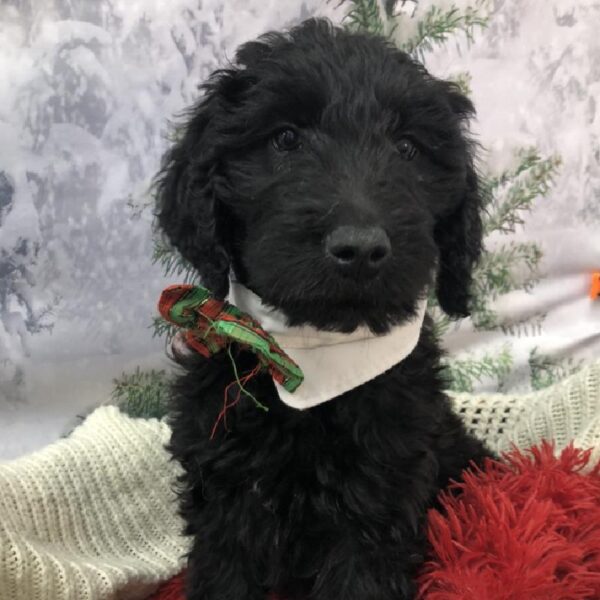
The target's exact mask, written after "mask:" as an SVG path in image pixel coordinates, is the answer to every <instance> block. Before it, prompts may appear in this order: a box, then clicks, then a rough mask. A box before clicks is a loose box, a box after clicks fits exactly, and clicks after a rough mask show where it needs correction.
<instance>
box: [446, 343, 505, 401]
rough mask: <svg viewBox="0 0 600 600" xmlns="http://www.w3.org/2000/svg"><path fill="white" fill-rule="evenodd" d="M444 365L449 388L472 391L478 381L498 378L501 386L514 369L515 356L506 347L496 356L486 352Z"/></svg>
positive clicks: (498, 384)
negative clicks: (479, 355)
mask: <svg viewBox="0 0 600 600" xmlns="http://www.w3.org/2000/svg"><path fill="white" fill-rule="evenodd" d="M444 366H445V368H446V371H447V374H448V378H449V383H450V385H449V389H451V390H452V391H454V392H472V391H473V389H474V387H475V384H476V383H482V382H483V381H485V380H489V379H494V380H496V381H497V386H498V387H500V386H501V384H502V381H503V379H504V378H505V377H506V376H507V375H508V374H509V373H510V371H511V369H512V366H513V357H512V355H511V353H510V350H509V349H508V348H507V347H505V348H503V349H502V351H501V352H500V353H499V354H497V355H495V356H492V355H491V354H484V355H483V356H481V357H477V358H470V359H453V360H452V361H451V362H449V363H446V364H445V365H444Z"/></svg>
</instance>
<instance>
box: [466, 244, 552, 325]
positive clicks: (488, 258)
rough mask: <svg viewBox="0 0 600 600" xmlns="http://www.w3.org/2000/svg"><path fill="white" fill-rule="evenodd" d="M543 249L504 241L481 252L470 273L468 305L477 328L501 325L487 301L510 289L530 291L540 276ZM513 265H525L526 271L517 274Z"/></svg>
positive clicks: (534, 245) (535, 245)
mask: <svg viewBox="0 0 600 600" xmlns="http://www.w3.org/2000/svg"><path fill="white" fill-rule="evenodd" d="M541 258H542V252H541V250H540V248H539V247H538V246H537V244H535V243H533V242H528V243H515V242H511V243H509V244H504V245H503V246H501V247H500V248H498V249H497V250H494V251H486V252H484V253H483V254H482V256H481V260H480V261H479V263H478V265H477V267H476V268H475V272H474V275H473V288H472V294H473V306H472V307H471V313H472V315H471V316H472V321H473V326H474V327H475V328H476V329H487V330H491V329H496V328H497V327H499V326H502V324H501V323H500V322H499V321H498V317H497V315H496V314H495V313H494V312H493V311H492V310H491V309H490V308H489V304H490V303H491V302H493V301H494V300H496V299H497V298H498V296H500V295H502V294H507V293H508V292H511V291H513V290H518V289H525V290H526V291H529V290H530V289H531V287H532V286H533V285H534V284H535V283H537V281H538V279H539V275H538V266H539V262H540V260H541ZM515 265H524V266H525V267H526V268H527V270H528V274H527V275H526V276H525V279H524V280H523V277H522V276H521V277H520V278H519V277H518V275H519V274H518V272H515V270H514V266H515Z"/></svg>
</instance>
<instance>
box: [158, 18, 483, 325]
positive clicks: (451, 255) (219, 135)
mask: <svg viewBox="0 0 600 600" xmlns="http://www.w3.org/2000/svg"><path fill="white" fill-rule="evenodd" d="M204 91H205V94H204V96H203V98H202V99H201V100H200V102H199V103H198V104H197V105H196V106H194V107H193V108H192V109H191V110H190V113H189V119H188V121H187V123H186V125H185V127H184V128H183V130H182V135H181V137H180V139H179V141H178V142H177V143H176V144H175V146H174V147H173V148H172V149H171V150H170V151H169V153H168V154H167V156H166V158H165V162H164V167H163V170H162V172H161V174H160V176H159V179H158V217H159V224H160V226H161V227H162V229H163V230H164V232H165V233H166V234H167V236H168V238H169V239H170V241H171V243H172V244H173V245H174V246H175V247H176V248H177V249H178V250H179V251H180V252H181V254H182V255H183V256H184V257H185V258H186V259H188V260H189V261H190V262H191V263H192V265H193V266H194V267H195V268H196V269H197V270H198V272H199V274H200V276H201V278H202V280H203V283H204V285H206V286H207V287H208V288H210V289H211V290H212V291H213V292H214V293H216V294H217V295H219V296H221V297H223V296H225V295H226V294H227V291H228V285H229V284H228V282H229V275H230V272H231V271H233V272H234V274H235V276H236V278H237V279H238V280H240V281H241V282H242V283H244V284H245V285H247V286H248V287H249V288H250V289H252V290H253V291H254V292H255V293H257V294H258V295H259V296H260V297H261V298H262V299H263V301H264V302H265V303H267V304H269V305H272V306H274V307H277V308H279V309H281V310H282V311H283V312H284V313H285V314H286V315H287V316H288V318H289V320H290V324H293V325H297V324H311V325H314V326H316V327H319V328H322V329H330V330H339V331H351V330H353V329H355V328H356V327H357V326H358V325H361V324H366V325H368V326H369V327H371V329H372V330H373V331H375V332H384V331H386V330H387V329H388V328H389V327H390V326H391V325H393V324H396V323H400V322H402V321H403V320H405V319H406V318H407V317H409V316H410V315H412V313H413V312H414V309H415V307H416V304H417V302H418V300H419V299H420V298H422V297H423V296H424V295H425V294H426V293H427V290H428V289H429V287H430V286H432V285H434V282H435V280H436V278H437V284H436V286H437V287H436V289H437V296H438V300H439V303H440V305H441V307H442V308H443V309H444V310H445V311H446V312H447V313H448V314H450V315H451V316H463V315H466V314H467V312H468V300H469V296H468V289H469V284H470V280H471V270H472V267H473V264H474V262H475V261H476V259H477V258H478V256H479V253H480V249H481V221H480V216H479V208H480V198H479V193H478V189H477V177H476V174H475V171H474V168H473V157H472V155H471V150H472V145H471V144H470V143H469V141H468V139H467V138H466V137H465V121H466V120H467V119H468V118H469V117H470V116H471V115H472V113H473V107H472V105H471V103H470V101H469V100H468V99H466V98H465V97H464V96H463V95H461V94H460V92H459V91H458V89H457V88H456V87H455V86H454V85H452V84H449V83H447V82H443V81H440V80H438V79H435V78H433V77H431V76H430V75H428V73H427V72H426V71H425V69H424V68H423V67H422V66H421V65H419V64H417V63H415V62H414V61H413V60H411V59H410V58H409V57H408V56H407V55H406V54H404V53H402V52H401V51H399V50H397V49H396V48H394V47H393V46H391V45H390V44H388V43H387V42H385V41H384V40H382V39H379V38H376V37H371V36H365V35H357V34H350V33H347V32H345V31H343V30H341V29H338V28H334V27H332V26H331V25H330V24H329V23H328V22H326V21H321V20H311V21H307V22H305V23H303V24H302V25H300V26H299V27H297V28H295V29H292V30H291V31H290V32H289V33H288V34H277V33H272V34H267V35H265V36H263V37H261V38H259V39H258V40H257V41H255V42H250V43H247V44H245V45H244V46H242V47H241V48H240V49H239V50H238V52H237V54H236V60H235V64H234V66H232V67H231V68H229V69H224V70H221V71H217V72H216V73H214V74H213V76H212V77H211V79H210V80H209V82H208V83H207V84H206V85H205V86H204Z"/></svg>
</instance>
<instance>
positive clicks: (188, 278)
mask: <svg viewBox="0 0 600 600" xmlns="http://www.w3.org/2000/svg"><path fill="white" fill-rule="evenodd" d="M152 262H153V263H154V264H158V265H160V266H161V267H162V270H163V273H164V275H165V277H171V276H175V277H177V278H180V277H181V275H183V281H184V282H185V283H194V282H195V281H196V280H197V275H196V271H195V269H194V267H192V265H191V264H190V263H189V262H188V261H187V260H185V258H183V257H182V256H181V254H179V252H177V250H176V249H175V248H173V247H172V246H170V245H169V244H167V243H166V242H164V241H163V240H162V239H160V238H157V239H156V240H155V242H154V250H153V253H152Z"/></svg>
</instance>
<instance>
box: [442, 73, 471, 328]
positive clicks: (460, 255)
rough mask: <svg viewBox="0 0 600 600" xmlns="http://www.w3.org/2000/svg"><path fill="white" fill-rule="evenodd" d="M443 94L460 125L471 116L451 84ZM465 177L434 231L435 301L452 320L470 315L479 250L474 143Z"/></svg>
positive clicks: (468, 104)
mask: <svg viewBox="0 0 600 600" xmlns="http://www.w3.org/2000/svg"><path fill="white" fill-rule="evenodd" d="M445 93H446V95H447V98H448V102H449V104H450V107H451V109H452V111H453V113H454V114H455V115H456V116H457V118H458V119H459V120H460V121H461V122H462V124H463V127H464V124H466V121H467V120H468V119H469V118H470V117H472V116H473V114H474V112H475V110H474V107H473V104H472V103H471V101H470V100H469V99H468V98H467V97H466V96H464V95H463V94H462V93H461V92H460V91H459V90H458V87H457V86H455V85H453V84H446V85H445ZM465 153H466V155H465V162H466V177H465V183H464V191H463V192H462V194H461V197H460V199H459V203H458V205H457V207H456V208H455V209H454V210H453V211H452V212H451V213H450V214H449V215H447V216H445V217H442V218H441V219H440V220H439V221H438V223H437V224H436V228H435V239H436V242H437V246H438V249H439V264H438V276H437V298H438V302H439V304H440V306H441V308H442V309H443V310H444V312H445V313H446V314H448V315H449V316H451V317H457V318H458V317H466V316H468V315H469V304H470V298H471V294H470V288H471V282H472V274H473V268H474V266H475V264H476V263H477V261H478V259H479V257H480V255H481V250H482V237H483V226H482V221H481V209H482V197H481V190H480V186H479V181H478V176H477V172H476V169H475V166H474V156H473V144H471V143H469V142H466V143H465Z"/></svg>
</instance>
